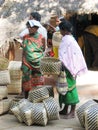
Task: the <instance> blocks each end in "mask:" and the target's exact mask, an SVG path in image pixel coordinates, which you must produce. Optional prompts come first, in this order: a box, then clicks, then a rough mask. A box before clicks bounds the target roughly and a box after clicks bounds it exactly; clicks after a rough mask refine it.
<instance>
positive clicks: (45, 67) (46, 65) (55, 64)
mask: <svg viewBox="0 0 98 130" xmlns="http://www.w3.org/2000/svg"><path fill="white" fill-rule="evenodd" d="M60 69H61V61H60V60H58V59H56V58H53V57H44V58H43V59H41V62H40V70H41V72H42V74H44V75H59V74H60Z"/></svg>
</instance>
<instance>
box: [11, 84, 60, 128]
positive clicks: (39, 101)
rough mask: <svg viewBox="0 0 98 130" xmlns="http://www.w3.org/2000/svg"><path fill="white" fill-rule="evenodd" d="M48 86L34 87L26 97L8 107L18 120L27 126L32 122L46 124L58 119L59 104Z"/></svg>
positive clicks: (32, 123)
mask: <svg viewBox="0 0 98 130" xmlns="http://www.w3.org/2000/svg"><path fill="white" fill-rule="evenodd" d="M50 88H51V87H50V86H48V87H47V86H40V87H36V88H35V89H33V90H31V91H30V92H29V96H28V99H21V100H20V101H19V102H17V104H14V105H13V106H11V107H10V110H11V112H12V113H13V114H14V115H15V117H16V118H17V119H18V121H19V122H21V123H25V124H26V125H28V126H30V125H34V124H36V125H42V126H46V125H47V123H48V121H51V120H58V119H59V105H58V103H57V102H56V100H55V98H54V97H53V95H52V94H51V92H52V91H50ZM50 95H51V96H50Z"/></svg>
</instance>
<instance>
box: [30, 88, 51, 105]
mask: <svg viewBox="0 0 98 130" xmlns="http://www.w3.org/2000/svg"><path fill="white" fill-rule="evenodd" d="M48 97H49V92H48V90H47V88H45V87H41V88H35V89H34V90H31V91H30V92H29V96H28V99H29V101H30V102H33V103H37V102H42V101H43V100H44V99H46V98H48Z"/></svg>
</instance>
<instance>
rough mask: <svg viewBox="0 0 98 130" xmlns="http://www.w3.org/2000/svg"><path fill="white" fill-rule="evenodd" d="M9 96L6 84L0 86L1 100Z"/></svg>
mask: <svg viewBox="0 0 98 130" xmlns="http://www.w3.org/2000/svg"><path fill="white" fill-rule="evenodd" d="M7 96H8V89H7V87H6V86H0V100H2V99H4V98H7Z"/></svg>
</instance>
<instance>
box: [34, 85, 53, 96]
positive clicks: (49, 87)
mask: <svg viewBox="0 0 98 130" xmlns="http://www.w3.org/2000/svg"><path fill="white" fill-rule="evenodd" d="M36 87H37V88H42V87H45V88H47V89H48V92H49V97H54V90H53V87H52V86H51V85H42V86H36Z"/></svg>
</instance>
